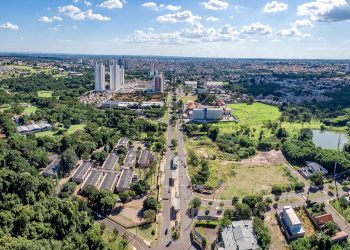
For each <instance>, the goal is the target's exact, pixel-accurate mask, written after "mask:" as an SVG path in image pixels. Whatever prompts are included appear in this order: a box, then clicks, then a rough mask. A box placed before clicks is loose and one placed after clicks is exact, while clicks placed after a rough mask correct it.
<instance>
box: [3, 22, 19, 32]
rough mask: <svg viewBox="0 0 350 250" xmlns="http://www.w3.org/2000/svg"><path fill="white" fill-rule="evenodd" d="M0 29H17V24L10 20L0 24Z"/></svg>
mask: <svg viewBox="0 0 350 250" xmlns="http://www.w3.org/2000/svg"><path fill="white" fill-rule="evenodd" d="M0 29H6V30H19V26H18V25H16V24H12V23H10V22H6V23H4V24H1V25H0Z"/></svg>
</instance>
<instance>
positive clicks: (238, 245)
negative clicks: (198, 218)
mask: <svg viewBox="0 0 350 250" xmlns="http://www.w3.org/2000/svg"><path fill="white" fill-rule="evenodd" d="M221 239H222V241H221V242H219V243H218V245H217V247H216V249H219V250H224V249H226V250H253V249H260V246H259V245H258V242H257V239H256V236H255V234H254V230H253V222H252V221H251V220H241V221H232V223H231V225H229V226H227V227H225V228H224V229H223V230H222V232H221Z"/></svg>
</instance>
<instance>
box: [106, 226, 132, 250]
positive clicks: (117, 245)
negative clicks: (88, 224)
mask: <svg viewBox="0 0 350 250" xmlns="http://www.w3.org/2000/svg"><path fill="white" fill-rule="evenodd" d="M102 240H103V242H104V243H105V246H106V247H107V249H110V250H120V249H122V248H121V243H122V240H123V237H121V236H120V235H117V234H115V233H113V232H111V231H110V230H108V229H105V230H104V231H103V234H102ZM123 249H125V250H131V249H132V246H131V245H130V244H128V246H127V247H126V248H123Z"/></svg>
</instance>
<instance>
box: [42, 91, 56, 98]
mask: <svg viewBox="0 0 350 250" xmlns="http://www.w3.org/2000/svg"><path fill="white" fill-rule="evenodd" d="M52 94H53V91H38V97H39V98H50V97H52Z"/></svg>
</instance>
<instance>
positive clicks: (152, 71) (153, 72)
mask: <svg viewBox="0 0 350 250" xmlns="http://www.w3.org/2000/svg"><path fill="white" fill-rule="evenodd" d="M154 75H155V66H154V63H153V62H152V63H151V69H150V71H149V76H150V77H153V76H154Z"/></svg>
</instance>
